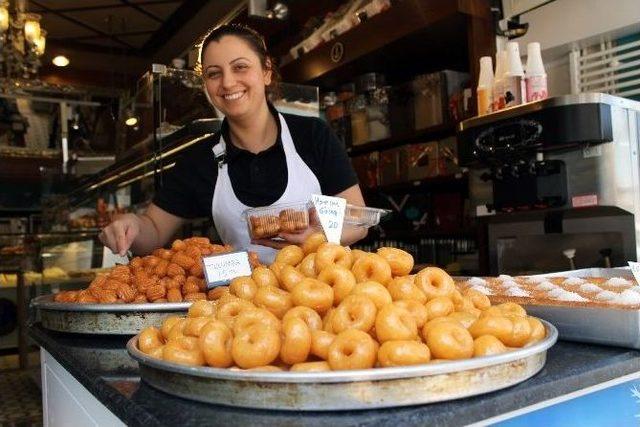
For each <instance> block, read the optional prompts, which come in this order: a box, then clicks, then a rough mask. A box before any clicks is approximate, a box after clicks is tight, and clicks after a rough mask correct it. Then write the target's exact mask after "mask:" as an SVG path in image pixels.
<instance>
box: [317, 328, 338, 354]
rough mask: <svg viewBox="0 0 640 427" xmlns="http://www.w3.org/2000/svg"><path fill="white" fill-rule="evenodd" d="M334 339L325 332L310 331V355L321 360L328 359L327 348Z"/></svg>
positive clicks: (330, 334) (332, 335)
mask: <svg viewBox="0 0 640 427" xmlns="http://www.w3.org/2000/svg"><path fill="white" fill-rule="evenodd" d="M335 338H336V336H335V335H334V334H332V333H331V332H327V331H311V354H313V355H314V356H316V357H319V358H320V359H322V360H327V357H329V347H330V346H331V343H333V340H334V339H335Z"/></svg>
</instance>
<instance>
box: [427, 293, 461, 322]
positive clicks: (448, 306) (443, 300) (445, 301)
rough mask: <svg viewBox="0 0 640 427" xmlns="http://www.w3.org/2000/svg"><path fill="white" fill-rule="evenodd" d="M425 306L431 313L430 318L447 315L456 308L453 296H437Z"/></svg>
mask: <svg viewBox="0 0 640 427" xmlns="http://www.w3.org/2000/svg"><path fill="white" fill-rule="evenodd" d="M425 308H426V309H427V313H428V314H429V320H431V319H435V318H436V317H444V316H447V315H449V313H453V310H454V307H453V302H452V301H451V298H447V297H435V298H433V299H431V300H429V302H427V303H426V304H425Z"/></svg>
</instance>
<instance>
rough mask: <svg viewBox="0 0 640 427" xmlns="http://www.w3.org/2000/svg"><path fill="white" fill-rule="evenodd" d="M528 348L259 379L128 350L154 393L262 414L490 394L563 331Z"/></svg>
mask: <svg viewBox="0 0 640 427" xmlns="http://www.w3.org/2000/svg"><path fill="white" fill-rule="evenodd" d="M543 323H544V325H545V327H546V330H547V336H546V338H545V339H544V340H542V341H540V342H538V343H536V344H534V345H532V346H530V347H526V348H522V349H518V350H514V351H511V352H508V353H503V354H499V355H496V356H487V357H478V358H474V359H467V360H462V361H451V362H442V363H433V364H426V365H419V366H409V367H394V368H376V369H364V370H354V371H332V372H307V373H297V372H256V371H234V370H229V369H218V368H210V367H189V366H183V365H178V364H175V363H170V362H164V361H162V360H158V359H154V358H152V357H149V356H147V355H146V354H144V353H142V352H141V351H140V350H138V346H137V337H133V338H131V339H130V340H129V342H128V343H127V350H128V351H129V354H130V355H131V357H133V358H134V359H135V360H137V361H138V363H139V366H140V376H141V378H142V379H143V380H144V381H145V382H147V383H148V384H149V385H150V386H152V387H154V388H157V389H159V390H161V391H164V392H166V393H169V394H172V395H176V396H179V397H183V398H187V399H192V400H197V401H200V402H207V403H215V404H222V405H228V406H240V407H246V408H257V409H278V410H289V411H333V410H353V409H373V408H388V407H395V406H410V405H420V404H425V403H434V402H441V401H445V400H453V399H459V398H462V397H468V396H474V395H477V394H482V393H489V392H492V391H495V390H500V389H502V388H506V387H509V386H512V385H515V384H518V383H520V382H522V381H524V380H526V379H528V378H530V377H532V376H533V375H535V374H536V373H538V372H539V371H540V370H541V369H542V367H543V366H544V364H545V361H546V353H547V349H549V348H550V347H551V346H553V344H555V342H556V340H557V339H558V331H557V330H556V328H555V327H554V326H553V325H551V324H550V323H548V322H545V321H543Z"/></svg>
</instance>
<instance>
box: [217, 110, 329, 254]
mask: <svg viewBox="0 0 640 427" xmlns="http://www.w3.org/2000/svg"><path fill="white" fill-rule="evenodd" d="M278 119H279V120H280V129H281V132H280V138H281V140H282V146H283V148H284V155H285V158H286V161H287V187H286V188H285V190H284V193H282V196H280V198H279V199H278V200H277V201H276V202H275V203H274V205H279V204H283V203H306V202H308V201H309V200H310V199H311V194H321V192H320V182H319V181H318V178H317V177H316V176H315V175H314V173H313V172H312V171H311V169H309V166H307V164H306V163H305V162H304V160H302V158H301V157H300V155H299V154H298V152H297V151H296V148H295V145H294V144H293V139H291V133H290V132H289V127H288V126H287V123H286V122H285V120H284V117H282V114H278ZM213 152H214V154H215V155H216V159H217V160H218V161H219V163H218V165H219V168H218V179H217V180H216V186H215V189H214V192H213V202H212V203H211V215H212V216H213V222H214V224H215V226H216V230H218V234H219V235H220V238H221V239H222V241H223V242H224V243H225V244H228V245H232V246H233V247H234V248H235V249H237V250H243V249H244V250H249V251H253V252H256V253H257V254H258V256H259V257H260V260H261V261H262V262H263V263H271V262H273V260H274V258H275V254H276V250H275V249H272V248H268V247H266V246H259V245H252V244H250V243H249V242H250V240H251V239H250V238H249V231H248V228H247V223H246V221H245V219H244V216H243V215H242V212H244V211H245V210H246V209H249V206H246V205H245V204H243V203H242V202H241V201H240V200H238V198H237V197H236V194H235V192H234V191H233V186H232V185H231V179H229V170H228V165H227V164H226V162H223V161H220V159H222V158H223V157H224V154H225V152H226V143H225V141H224V138H223V137H222V135H220V142H218V143H217V144H216V145H215V146H214V147H213ZM272 206H273V205H272Z"/></svg>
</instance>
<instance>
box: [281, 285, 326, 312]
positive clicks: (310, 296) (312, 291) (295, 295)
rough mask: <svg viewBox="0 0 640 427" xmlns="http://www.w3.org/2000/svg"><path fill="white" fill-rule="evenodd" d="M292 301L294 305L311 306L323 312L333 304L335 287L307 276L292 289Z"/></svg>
mask: <svg viewBox="0 0 640 427" xmlns="http://www.w3.org/2000/svg"><path fill="white" fill-rule="evenodd" d="M291 301H292V302H293V305H302V306H305V307H310V308H312V309H314V310H315V311H317V312H318V313H320V314H322V313H325V312H326V311H327V310H329V309H330V308H331V307H332V306H333V289H332V288H331V286H329V285H327V284H326V283H324V282H321V281H319V280H316V279H312V278H310V277H306V278H304V280H302V282H300V283H299V284H298V286H296V287H295V288H293V290H292V291H291Z"/></svg>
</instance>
